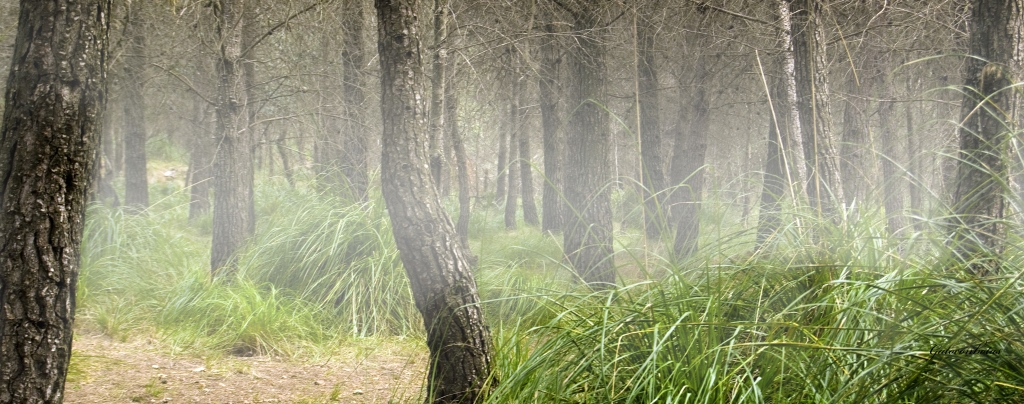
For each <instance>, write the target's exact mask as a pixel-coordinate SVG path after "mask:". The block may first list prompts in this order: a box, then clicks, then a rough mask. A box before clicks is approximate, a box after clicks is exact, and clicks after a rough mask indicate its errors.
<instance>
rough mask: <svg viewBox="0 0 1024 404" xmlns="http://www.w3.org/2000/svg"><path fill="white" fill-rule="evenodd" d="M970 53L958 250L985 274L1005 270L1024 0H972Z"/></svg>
mask: <svg viewBox="0 0 1024 404" xmlns="http://www.w3.org/2000/svg"><path fill="white" fill-rule="evenodd" d="M971 6H972V9H971V19H970V24H971V31H970V32H971V33H970V55H971V57H969V58H968V59H967V60H966V63H967V73H966V77H965V85H964V87H965V88H964V100H963V104H962V105H961V111H962V112H961V116H962V119H961V122H962V125H961V127H960V131H959V137H960V158H959V160H958V162H957V171H956V188H955V191H954V194H953V198H954V199H953V211H954V213H955V218H954V223H953V227H954V228H953V231H954V236H953V242H954V246H953V247H954V251H955V252H956V254H957V255H958V256H959V257H960V258H961V259H963V260H964V261H965V262H967V263H968V268H969V270H970V271H971V272H973V273H974V274H976V275H979V276H982V275H985V274H987V273H991V272H996V271H998V269H999V260H998V256H999V255H1000V254H1001V253H1002V251H1003V238H1004V236H1005V232H1006V229H1005V224H1004V223H1003V215H1004V214H1005V205H1006V198H1005V196H1004V192H1005V189H1004V187H1003V184H1005V183H1007V181H1008V177H1007V172H1006V162H1005V158H1004V156H1003V154H1004V153H1005V147H1006V142H1007V135H1008V134H1009V133H1010V125H1011V122H1012V120H1011V118H1010V117H1009V116H1008V115H1007V114H1008V113H1009V111H1012V107H1011V106H1012V105H1013V103H1014V98H1015V97H1014V94H1015V92H1014V91H1013V90H1012V89H1010V88H1009V86H1010V85H1011V83H1012V81H1011V77H1013V75H1012V74H1011V72H1010V69H1011V68H1012V66H1013V60H1014V57H1015V56H1016V54H1017V52H1018V49H1019V46H1020V43H1019V41H1020V37H1019V35H1020V34H1018V33H1019V32H1021V24H1022V23H1024V18H1022V16H1021V13H1022V12H1024V2H1022V1H1021V0H974V1H972V2H971Z"/></svg>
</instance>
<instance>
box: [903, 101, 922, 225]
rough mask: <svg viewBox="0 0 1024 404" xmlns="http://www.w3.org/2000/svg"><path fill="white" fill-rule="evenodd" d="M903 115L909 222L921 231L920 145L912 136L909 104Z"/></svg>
mask: <svg viewBox="0 0 1024 404" xmlns="http://www.w3.org/2000/svg"><path fill="white" fill-rule="evenodd" d="M904 113H905V114H906V119H907V156H909V157H910V161H909V162H908V163H907V169H908V170H909V172H908V173H907V177H908V178H910V181H907V187H908V188H909V190H910V214H911V218H910V220H911V222H912V223H913V225H914V229H915V230H917V231H921V230H922V229H923V227H924V222H923V221H921V220H920V217H921V216H922V215H924V203H923V202H922V198H921V185H922V181H923V180H924V179H923V178H922V177H921V176H920V175H921V174H922V171H921V156H922V153H921V152H920V149H921V147H920V144H919V142H918V141H917V139H916V136H915V134H914V110H913V108H911V107H910V104H906V105H905V106H904Z"/></svg>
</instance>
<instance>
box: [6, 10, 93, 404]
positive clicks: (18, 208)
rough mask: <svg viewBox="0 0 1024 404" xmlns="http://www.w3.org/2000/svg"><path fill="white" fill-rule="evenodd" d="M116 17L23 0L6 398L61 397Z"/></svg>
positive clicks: (9, 173)
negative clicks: (111, 23) (110, 28)
mask: <svg viewBox="0 0 1024 404" xmlns="http://www.w3.org/2000/svg"><path fill="white" fill-rule="evenodd" d="M109 12H110V2H109V1H102V0H78V1H73V0H63V1H59V0H54V1H45V2H44V1H27V0H26V1H22V2H21V9H20V14H19V19H18V31H17V36H16V38H15V43H14V48H13V54H14V57H13V59H12V60H13V62H12V64H11V72H10V76H9V77H8V80H7V89H6V96H5V103H4V105H5V109H4V113H3V122H2V126H0V155H2V156H4V158H3V159H0V403H17V404H26V403H27V404H37V403H38V404H42V403H46V404H50V403H57V404H59V403H61V402H63V401H64V378H65V375H66V374H67V370H68V364H69V362H70V360H71V339H72V338H71V337H72V326H73V324H74V319H75V291H76V287H77V282H78V270H79V268H78V266H79V257H80V255H79V247H80V245H81V243H82V230H83V227H84V221H85V205H86V195H87V191H88V188H89V169H90V168H91V167H92V166H93V159H94V158H95V156H96V149H97V148H98V147H99V138H98V136H99V133H98V129H99V128H98V125H99V119H100V116H101V115H102V114H103V107H104V103H105V101H106V84H105V81H106V80H105V76H104V74H105V71H104V69H105V67H106V60H105V58H106V50H107V29H108V24H109V20H108V18H109Z"/></svg>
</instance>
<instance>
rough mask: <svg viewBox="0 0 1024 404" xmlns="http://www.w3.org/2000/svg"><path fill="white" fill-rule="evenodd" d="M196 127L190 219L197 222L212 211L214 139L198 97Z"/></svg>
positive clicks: (190, 172)
mask: <svg viewBox="0 0 1024 404" xmlns="http://www.w3.org/2000/svg"><path fill="white" fill-rule="evenodd" d="M192 108H193V114H194V117H195V118H194V119H195V125H194V126H193V130H192V132H193V135H192V139H191V146H192V147H191V148H190V149H191V150H190V151H189V153H188V175H187V176H186V178H187V179H188V187H189V205H188V219H189V220H190V221H191V220H195V219H196V218H198V217H199V216H202V215H204V214H206V213H208V212H209V211H210V188H211V185H212V184H211V182H212V180H213V151H214V147H215V146H214V144H213V137H212V136H210V132H209V126H208V120H207V119H206V118H207V112H206V103H205V102H204V101H203V100H202V99H199V98H198V97H197V98H196V99H195V100H194V101H193V106H192Z"/></svg>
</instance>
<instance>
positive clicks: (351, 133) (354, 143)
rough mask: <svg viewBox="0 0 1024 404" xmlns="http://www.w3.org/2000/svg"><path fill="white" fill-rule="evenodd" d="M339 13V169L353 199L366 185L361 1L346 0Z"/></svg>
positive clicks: (360, 194)
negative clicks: (341, 120)
mask: <svg viewBox="0 0 1024 404" xmlns="http://www.w3.org/2000/svg"><path fill="white" fill-rule="evenodd" d="M344 5H345V9H344V11H343V12H344V14H343V15H342V27H344V32H343V34H342V39H343V40H344V45H343V46H344V47H343V49H342V51H341V63H342V69H343V70H342V76H341V77H342V87H341V96H342V102H343V103H344V105H343V107H344V113H345V119H344V120H343V122H342V124H341V125H342V130H343V133H342V141H344V142H345V143H344V147H343V148H342V157H343V158H342V161H341V170H342V172H343V173H344V174H345V178H346V179H348V184H349V191H350V192H351V193H352V194H353V196H354V197H355V198H357V199H365V198H366V197H367V195H366V189H367V187H368V186H369V176H368V174H367V169H368V168H367V162H366V161H367V154H368V150H369V146H368V144H367V142H368V137H367V136H366V135H365V133H366V126H365V125H366V106H365V105H364V104H365V102H366V95H365V93H364V92H363V85H364V82H363V68H364V66H365V65H366V55H365V51H364V50H363V22H364V18H363V2H362V1H361V0H346V1H345V2H344Z"/></svg>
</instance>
